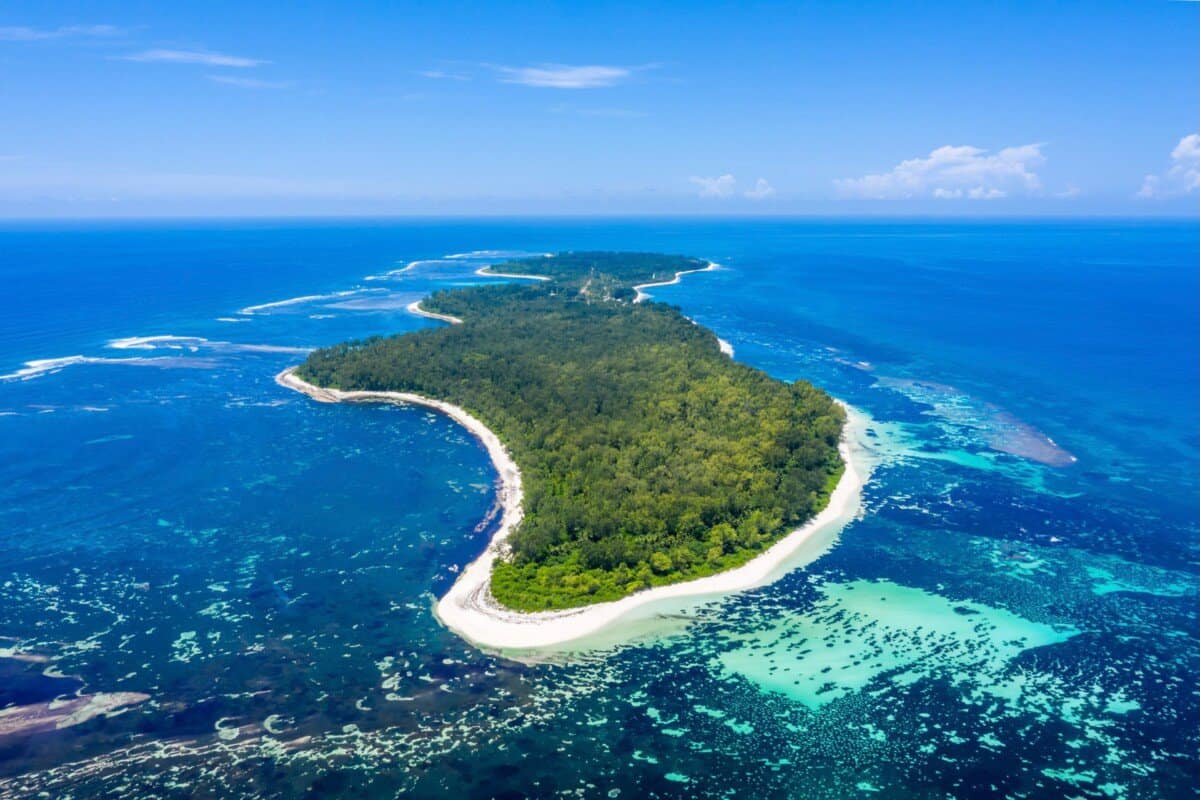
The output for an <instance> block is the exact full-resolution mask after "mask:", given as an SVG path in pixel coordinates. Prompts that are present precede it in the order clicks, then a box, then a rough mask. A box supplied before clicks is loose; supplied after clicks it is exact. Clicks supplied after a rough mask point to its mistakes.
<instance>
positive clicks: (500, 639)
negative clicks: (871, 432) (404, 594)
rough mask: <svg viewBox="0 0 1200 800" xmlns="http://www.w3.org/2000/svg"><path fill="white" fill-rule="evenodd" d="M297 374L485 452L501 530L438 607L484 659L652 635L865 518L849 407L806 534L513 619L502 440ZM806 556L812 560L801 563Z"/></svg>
mask: <svg viewBox="0 0 1200 800" xmlns="http://www.w3.org/2000/svg"><path fill="white" fill-rule="evenodd" d="M717 268H718V265H717V264H715V263H713V262H709V263H708V266H706V267H703V268H700V269H694V270H683V271H681V272H677V273H675V277H674V278H673V279H671V280H669V281H660V282H657V283H645V284H641V285H638V286H635V287H634V288H635V290H636V291H637V297H636V299H635V301H634V302H640V301H642V300H645V299H646V298H647V297H649V295H647V294H646V293H645V292H643V291H642V290H643V289H649V288H652V287H655V286H670V285H672V284H676V283H679V281H680V279H681V277H682V276H683V275H687V274H690V273H693V272H706V271H709V270H714V269H717ZM483 269H485V268H481V270H480V273H481V274H487V275H490V276H494V277H505V278H535V279H539V280H546V278H544V277H542V276H536V275H510V274H504V273H483V272H482V270H483ZM408 311H409V312H410V313H413V314H416V315H417V316H422V317H428V318H430V319H437V320H441V321H443V322H449V323H451V324H456V325H457V324H461V322H462V320H460V319H458V318H457V317H452V316H450V315H448V314H438V313H435V312H432V311H426V310H424V309H422V308H421V304H420V301H417V302H414V303H411V304H410V305H409V306H408ZM718 341H719V343H720V345H721V350H722V352H724V353H726V355H728V356H730V357H732V355H733V348H732V347H731V346H730V345H729V344H728V343H727V342H725V341H723V340H718ZM295 370H296V368H295V367H292V368H289V369H286V370H284V371H283V372H281V373H279V375H277V376H276V377H275V381H276V383H278V384H279V385H280V386H284V387H286V388H288V389H292V390H294V391H298V392H301V393H303V394H305V395H308V396H309V397H311V398H312V399H314V400H317V401H318V402H322V403H344V402H351V403H356V402H357V403H400V404H411V405H419V406H425V407H427V408H432V409H434V410H436V411H439V412H441V413H443V414H445V415H446V416H448V417H450V418H451V419H453V420H454V421H455V422H458V423H459V424H460V425H462V426H463V427H464V428H466V429H467V430H468V431H470V433H471V434H472V435H473V436H475V438H477V439H479V441H480V442H482V443H483V445H484V447H485V448H486V449H487V451H488V456H489V457H490V458H491V460H492V464H493V466H494V467H495V468H496V472H497V473H498V474H499V476H500V481H499V497H498V500H499V502H500V506H501V508H502V510H503V511H502V515H501V518H500V525H499V528H498V529H497V530H496V533H495V534H494V535H493V536H492V539H491V541H490V542H489V543H488V545H487V547H486V548H485V549H484V551H483V553H482V554H480V556H479V557H478V558H476V559H475V560H474V561H472V562H471V563H470V564H468V565H467V567H466V568H465V569H464V570H463V571H462V572H461V573H460V574H459V576H458V579H457V580H456V581H455V582H454V585H453V586H451V587H450V590H449V591H448V592H447V593H446V594H445V596H443V597H442V598H441V599H440V600H439V601H438V602H437V604H436V606H435V607H434V614H435V616H436V617H437V618H438V620H439V621H440V622H441V623H442V624H443V625H445V626H446V627H447V628H449V629H450V630H452V631H454V632H455V633H457V634H458V635H459V636H462V637H463V638H464V639H466V640H467V641H469V642H471V643H472V644H474V645H476V646H478V647H481V648H486V649H492V650H503V651H510V652H514V651H526V652H528V651H538V650H555V649H560V648H563V647H564V646H578V645H579V644H580V643H581V640H585V639H589V640H591V639H597V638H602V637H607V638H608V639H610V640H611V639H621V638H624V637H623V636H621V635H620V634H619V633H618V632H617V631H615V630H614V624H615V623H617V622H621V623H624V624H625V630H624V631H622V632H620V633H624V632H628V631H632V630H634V629H638V630H645V629H647V622H648V621H649V623H650V627H653V626H654V623H655V621H656V620H659V619H662V618H664V617H668V616H669V617H674V616H677V615H678V614H679V613H680V612H681V611H683V610H686V609H687V607H688V606H690V605H693V604H695V603H696V602H698V601H703V600H705V599H711V598H713V597H717V596H721V595H726V594H731V593H734V592H739V591H745V590H747V589H751V588H754V587H756V586H763V585H766V584H768V583H771V582H773V581H775V580H777V579H778V578H780V577H782V576H783V575H784V574H786V573H787V572H789V571H790V570H791V569H793V568H795V567H797V566H799V565H800V563H807V561H809V560H811V559H812V558H815V557H816V556H817V555H819V554H820V552H823V550H824V548H825V547H827V546H828V545H829V543H830V542H832V540H833V539H834V538H835V537H836V536H837V534H838V533H839V532H840V531H841V529H842V528H843V527H845V525H846V524H847V523H849V522H850V521H851V520H853V519H854V518H855V517H856V516H857V515H858V513H859V510H860V507H861V499H862V487H863V484H864V482H865V481H866V478H867V474H868V472H869V465H868V464H867V461H866V460H865V458H864V457H863V456H864V452H865V449H864V444H863V441H864V439H863V432H864V429H865V425H866V418H865V417H863V416H862V415H861V414H859V413H857V412H855V411H854V409H852V408H850V407H848V406H844V407H845V408H846V411H847V422H846V427H845V430H844V431H843V434H842V441H841V442H840V443H839V445H838V450H839V452H840V454H841V456H842V461H843V463H844V464H845V471H844V472H843V474H842V477H841V479H840V480H839V481H838V484H837V486H836V488H835V489H834V491H833V494H832V495H831V496H830V498H829V503H828V504H827V505H826V507H825V508H824V509H823V510H822V511H821V512H820V513H818V514H817V515H816V516H815V517H813V518H812V519H811V520H809V521H808V522H807V523H805V524H804V525H803V526H802V527H800V528H797V529H796V530H794V531H792V532H791V533H789V534H788V535H787V536H785V537H783V538H782V539H780V540H779V541H778V542H776V543H775V544H774V545H772V546H771V547H770V548H768V549H767V550H766V551H764V552H763V553H761V554H759V555H758V556H757V557H755V558H754V559H752V560H751V561H749V562H747V563H746V564H743V565H742V566H740V567H737V568H736V569H731V570H726V571H725V572H721V573H718V574H716V575H710V576H708V577H705V578H697V579H694V580H690V581H685V582H682V583H674V584H670V585H668V586H658V587H654V588H651V589H646V590H643V591H640V592H637V593H636V594H633V595H630V596H628V597H624V598H622V599H620V600H614V601H610V602H605V603H596V604H594V605H590V606H584V607H582V608H573V609H566V610H563V611H539V612H519V611H513V610H512V609H509V608H505V607H504V606H501V605H500V604H499V603H498V602H497V601H496V600H495V598H493V597H492V593H491V577H492V567H493V565H494V564H495V562H496V559H497V558H503V557H505V556H506V555H507V554H508V537H509V536H510V535H511V534H512V532H513V531H514V530H515V529H516V527H517V526H518V525H519V524H520V522H521V519H522V517H523V516H524V511H523V509H522V507H521V503H522V499H523V497H524V492H523V489H522V485H521V473H520V470H519V469H517V465H516V463H515V462H514V461H513V459H512V456H511V455H510V454H509V453H508V450H507V449H506V448H505V447H504V445H503V443H501V441H500V439H499V437H497V436H496V434H495V433H493V432H492V431H491V430H490V429H489V428H488V427H487V426H486V425H484V424H483V423H482V422H480V421H479V420H478V419H476V418H475V417H473V416H472V415H471V414H469V413H468V412H467V411H465V410H464V409H462V408H459V407H458V406H455V405H452V404H451V403H447V402H444V401H441V400H435V399H433V398H429V397H424V396H422V395H417V394H411V393H407V392H369V391H342V390H339V389H325V388H322V387H320V386H314V385H313V384H310V383H308V382H306V381H304V380H302V379H301V378H299V377H297V376H296V374H295ZM843 405H844V404H843ZM806 555H807V556H808V559H807V560H804V561H801V559H803V558H804V557H805V556H806Z"/></svg>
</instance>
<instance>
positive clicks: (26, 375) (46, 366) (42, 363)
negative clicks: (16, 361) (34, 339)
mask: <svg viewBox="0 0 1200 800" xmlns="http://www.w3.org/2000/svg"><path fill="white" fill-rule="evenodd" d="M78 364H111V365H117V366H129V367H159V368H172V367H185V368H187V367H190V368H195V369H204V368H209V367H212V366H214V365H215V363H214V362H213V361H212V360H211V359H204V358H179V357H175V356H161V357H157V358H142V357H138V358H101V357H97V356H81V355H76V356H64V357H62V358H40V359H35V360H33V361H26V362H25V365H24V366H23V367H22V368H21V369H19V370H17V371H16V372H10V373H8V374H7V375H0V381H27V380H31V379H33V378H40V377H41V376H43V375H52V374H54V373H56V372H61V371H62V370H64V369H66V368H67V367H72V366H76V365H78Z"/></svg>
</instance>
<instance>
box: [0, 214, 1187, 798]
mask: <svg viewBox="0 0 1200 800" xmlns="http://www.w3.org/2000/svg"><path fill="white" fill-rule="evenodd" d="M567 248H573V249H585V248H588V249H590V248H607V249H653V250H666V251H673V252H681V253H686V254H690V255H697V256H702V257H705V258H710V259H713V260H715V261H717V262H719V263H720V264H721V265H722V269H721V270H719V271H716V272H708V273H702V274H697V275H690V276H687V277H685V278H684V280H683V281H682V282H681V283H680V284H678V285H675V286H670V287H662V288H658V289H655V290H653V295H654V297H655V299H658V300H662V301H665V302H670V303H674V304H677V305H679V306H681V307H682V308H683V309H684V311H685V313H687V314H689V315H690V316H692V317H694V318H695V319H697V320H698V321H700V322H701V323H703V324H705V325H708V326H709V327H711V328H713V329H714V330H715V331H716V332H717V333H718V334H719V335H720V336H721V337H722V338H723V339H725V340H727V341H728V342H730V343H731V344H732V345H733V347H734V348H735V353H736V357H737V358H738V359H740V360H743V361H746V362H748V363H751V364H754V365H756V366H759V367H761V368H763V369H765V370H767V371H769V372H771V373H772V374H775V375H777V376H779V377H781V378H785V379H791V378H795V377H799V376H803V377H806V378H808V379H810V380H812V381H814V382H815V383H817V384H818V385H821V386H823V387H825V388H827V389H828V390H829V391H831V392H832V393H834V394H835V395H837V396H839V397H841V398H843V399H845V400H847V401H848V402H850V403H852V404H853V405H855V406H856V407H858V408H860V409H862V410H863V411H864V412H865V413H867V414H869V415H870V416H871V417H872V418H873V420H874V422H873V425H872V440H871V449H872V452H873V457H874V458H875V459H876V460H877V462H878V466H877V468H876V470H875V472H874V475H873V478H872V482H871V483H870V485H869V486H868V488H867V491H866V497H865V504H866V508H867V514H866V516H865V517H864V518H862V519H861V520H859V521H857V522H855V523H853V524H852V525H851V526H850V527H849V528H847V530H846V531H845V532H844V533H843V535H842V536H841V537H840V539H839V541H838V543H837V545H836V546H835V547H834V548H833V549H832V550H831V551H830V552H829V553H828V554H827V555H825V556H824V557H823V558H821V559H819V560H818V561H816V562H814V563H812V564H811V565H809V566H808V567H807V568H805V569H802V570H799V571H797V572H794V573H792V574H789V575H788V576H787V577H785V578H784V579H782V580H781V581H779V582H778V583H776V584H774V585H773V586H770V587H766V588H763V589H759V590H756V591H753V592H748V593H745V594H742V595H737V596H734V597H730V598H728V599H726V600H725V601H722V602H717V603H710V604H709V605H706V606H704V607H703V608H701V609H699V610H697V611H696V612H695V613H694V619H693V620H692V621H691V624H690V627H687V628H686V629H685V630H683V631H682V632H677V633H675V634H673V635H672V636H670V637H669V638H666V639H662V638H659V639H652V640H649V641H643V642H638V643H635V644H632V645H629V646H625V647H620V648H611V649H609V650H606V651H603V652H600V653H592V654H588V655H585V656H580V657H576V658H573V659H568V660H566V661H565V662H564V661H562V660H561V659H560V660H556V661H555V662H553V663H545V664H521V663H516V662H513V661H509V660H506V659H503V658H496V657H492V656H488V655H484V654H481V653H478V652H476V651H474V650H472V649H471V648H469V647H467V646H465V645H464V644H463V643H462V642H461V641H459V640H458V639H457V638H456V637H454V636H453V635H452V634H450V633H448V632H446V631H445V630H444V629H442V628H441V627H440V626H438V625H437V623H436V622H435V621H434V619H433V617H432V615H431V611H430V609H431V605H432V602H433V599H434V598H435V597H437V596H438V595H439V594H440V593H441V592H442V591H444V590H445V588H446V587H448V586H449V583H450V582H451V581H452V580H453V578H454V575H455V571H456V570H457V569H458V568H460V567H461V566H462V565H464V564H466V563H467V562H469V561H470V560H471V559H472V558H473V557H474V556H475V555H476V554H477V553H478V552H479V550H480V549H481V547H482V546H483V543H484V541H486V539H487V537H488V535H489V534H490V529H489V527H488V521H489V520H490V519H491V516H490V515H491V514H492V513H493V512H494V497H493V492H492V481H493V479H494V475H493V474H492V472H491V468H490V466H489V464H488V462H487V458H486V454H485V453H484V452H483V450H482V449H481V448H480V447H479V446H478V444H476V443H475V442H474V441H473V440H471V439H470V438H469V437H468V436H467V435H466V434H465V433H464V432H463V431H462V430H461V429H459V428H457V427H456V426H455V425H453V424H452V423H450V422H448V421H446V420H445V419H443V418H440V417H438V416H436V415H433V414H430V413H427V412H425V411H421V410H415V409H401V408H385V407H330V406H324V405H318V404H315V403H311V402H309V401H307V400H305V399H304V398H302V397H300V396H298V395H296V394H294V393H291V392H287V391H285V390H283V389H280V388H279V387H278V386H276V385H275V384H274V383H273V381H272V377H273V375H274V374H275V373H276V372H278V371H279V370H280V369H282V368H283V367H285V366H287V365H289V364H292V363H295V362H296V361H298V360H299V359H300V358H302V357H303V352H304V351H305V349H306V348H308V347H311V346H315V345H320V344H326V343H331V342H335V341H340V340H343V339H346V338H351V337H359V336H365V335H370V334H374V333H389V332H397V331H405V330H414V329H416V328H418V327H421V326H424V325H427V324H436V323H431V322H429V321H427V320H420V319H416V318H414V317H412V316H411V315H409V314H407V313H406V312H405V311H404V306H406V305H407V304H408V303H409V302H411V301H412V300H414V299H417V298H419V297H421V296H423V295H424V294H426V293H428V292H429V291H431V290H432V289H434V288H437V287H442V286H449V285H465V284H469V283H476V282H480V281H483V280H493V279H485V278H480V277H479V276H476V275H475V274H474V270H475V269H477V268H478V267H479V266H481V265H483V264H487V263H491V262H493V261H495V260H497V259H499V258H503V257H504V255H505V254H507V253H526V252H546V251H553V250H558V249H567ZM1198 254H1200V235H1198V232H1197V229H1196V226H1195V225H1192V224H1185V223H1160V222H1105V223H1090V224H1063V223H1039V224H1027V223H1019V222H1008V223H1003V224H977V223H970V224H969V223H953V224H948V223H938V222H924V223H920V222H911V223H904V224H885V223H878V222H862V223H837V224H834V223H821V222H811V221H803V222H795V221H777V222H745V221H738V222H733V221H688V220H674V221H657V222H652V223H651V222H621V221H569V222H564V221H538V220H524V221H521V220H508V221H493V222H465V221H454V222H430V223H419V224H418V223H394V222H370V221H363V222H338V223H333V222H287V223H273V222H272V223H262V222H256V223H205V224H179V223H172V224H152V225H151V224H121V225H117V224H113V225H74V226H57V225H56V226H50V225H45V226H22V227H8V228H4V229H0V278H2V279H3V282H4V283H3V285H4V286H5V288H6V291H5V292H4V293H2V294H0V375H5V376H8V377H6V378H5V379H3V380H0V536H3V543H4V546H3V548H0V560H2V567H3V569H2V571H0V637H3V638H0V706H3V707H7V708H8V711H6V712H0V731H5V730H6V728H5V727H4V726H5V720H11V719H12V718H13V717H14V715H15V714H20V713H28V712H29V710H30V709H46V708H47V705H46V704H47V703H51V702H52V701H53V700H54V698H60V699H61V698H64V697H70V696H73V695H75V694H77V693H82V694H87V695H91V694H95V693H115V692H128V693H136V695H137V696H138V697H141V696H145V697H146V698H147V699H145V700H144V701H142V702H137V703H133V704H131V705H128V706H124V707H123V708H122V709H117V713H109V714H97V715H95V716H91V717H90V718H88V719H85V720H84V721H82V722H80V723H79V724H74V725H64V726H62V727H55V725H53V724H51V725H49V726H42V727H40V728H36V729H35V728H28V727H27V728H24V729H22V730H20V731H15V730H13V729H12V726H11V725H10V726H9V728H8V729H7V730H8V732H7V733H0V797H10V796H11V797H25V796H34V795H35V794H36V793H37V792H44V793H45V796H49V797H66V796H71V797H109V796H118V795H131V796H146V797H151V796H159V797H175V796H179V797H182V796H193V795H196V794H200V795H213V796H222V797H291V796H297V795H301V794H305V795H314V794H315V795H316V796H331V797H391V796H395V795H396V794H398V793H402V792H403V793H409V794H411V795H412V796H424V797H443V796H446V795H448V794H456V795H459V796H462V797H494V796H495V797H520V796H556V795H563V796H584V797H592V796H608V797H643V796H659V797H676V796H696V797H748V796H752V797H812V798H821V797H831V798H836V797H852V796H858V795H862V796H869V795H871V794H874V793H880V794H882V795H884V796H888V797H920V798H925V797H930V798H932V797H946V796H959V797H965V796H972V797H1063V796H1079V797H1127V798H1140V797H1192V796H1195V795H1194V787H1195V786H1196V785H1197V783H1198V782H1200V765H1198V759H1197V756H1196V753H1197V751H1198V748H1200V741H1198V740H1200V736H1198V734H1197V729H1198V726H1200V698H1198V697H1197V689H1196V686H1197V684H1200V649H1198V646H1197V623H1196V609H1197V604H1196V601H1197V594H1198V582H1200V578H1198V576H1200V559H1198V554H1197V541H1198V537H1197V532H1198V531H1197V518H1198V516H1197V510H1198V508H1197V506H1198V500H1200V495H1198V490H1200V487H1198V485H1197V482H1198V475H1200V470H1198V469H1197V467H1200V463H1198V462H1200V442H1198V441H1197V425H1196V423H1197V418H1196V416H1197V412H1196V409H1197V408H1200V403H1198V402H1197V401H1198V400H1200V396H1198V394H1200V392H1198V389H1197V381H1196V376H1195V365H1196V363H1197V362H1198V357H1200V352H1198V341H1200V337H1198V336H1197V333H1198V327H1200V321H1198V314H1197V300H1196V298H1197V297H1198V296H1200V292H1198V290H1200V286H1198V283H1200V276H1198V275H1197V271H1196V270H1195V264H1196V258H1197V255H1198ZM450 256H454V257H450ZM412 262H416V263H415V264H413V263H412ZM410 264H412V266H411V267H409V265H410ZM406 267H408V268H407V269H406ZM397 270H403V271H399V272H397ZM27 362H34V363H32V364H31V363H27ZM677 627H678V626H677Z"/></svg>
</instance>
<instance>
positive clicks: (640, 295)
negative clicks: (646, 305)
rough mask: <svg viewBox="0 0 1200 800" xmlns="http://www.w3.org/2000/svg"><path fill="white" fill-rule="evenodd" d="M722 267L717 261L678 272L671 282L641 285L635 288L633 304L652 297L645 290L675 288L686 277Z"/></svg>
mask: <svg viewBox="0 0 1200 800" xmlns="http://www.w3.org/2000/svg"><path fill="white" fill-rule="evenodd" d="M720 267H721V265H720V264H718V263H716V262H715V261H710V262H708V266H706V267H700V268H699V269H685V270H682V271H680V272H676V273H675V277H674V278H671V280H669V281H659V282H658V283H639V284H638V285H637V286H634V287H633V290H634V291H635V292H637V295H636V296H635V297H634V298H633V302H635V303H640V302H642V301H643V300H645V299H646V298H648V297H649V296H650V295H648V294H646V293H645V292H643V291H642V290H643V289H653V288H654V287H655V286H674V285H675V284H677V283H679V281H680V279H682V278H683V276H684V275H691V274H692V273H693V272H712V271H713V270H714V269H720Z"/></svg>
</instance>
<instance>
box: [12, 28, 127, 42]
mask: <svg viewBox="0 0 1200 800" xmlns="http://www.w3.org/2000/svg"><path fill="white" fill-rule="evenodd" d="M122 33H124V31H123V30H122V29H121V28H118V27H117V26H116V25H63V26H61V27H58V28H30V27H27V26H24V25H8V26H0V42H43V41H46V40H48V39H87V38H98V37H105V36H119V35H121V34H122Z"/></svg>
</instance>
